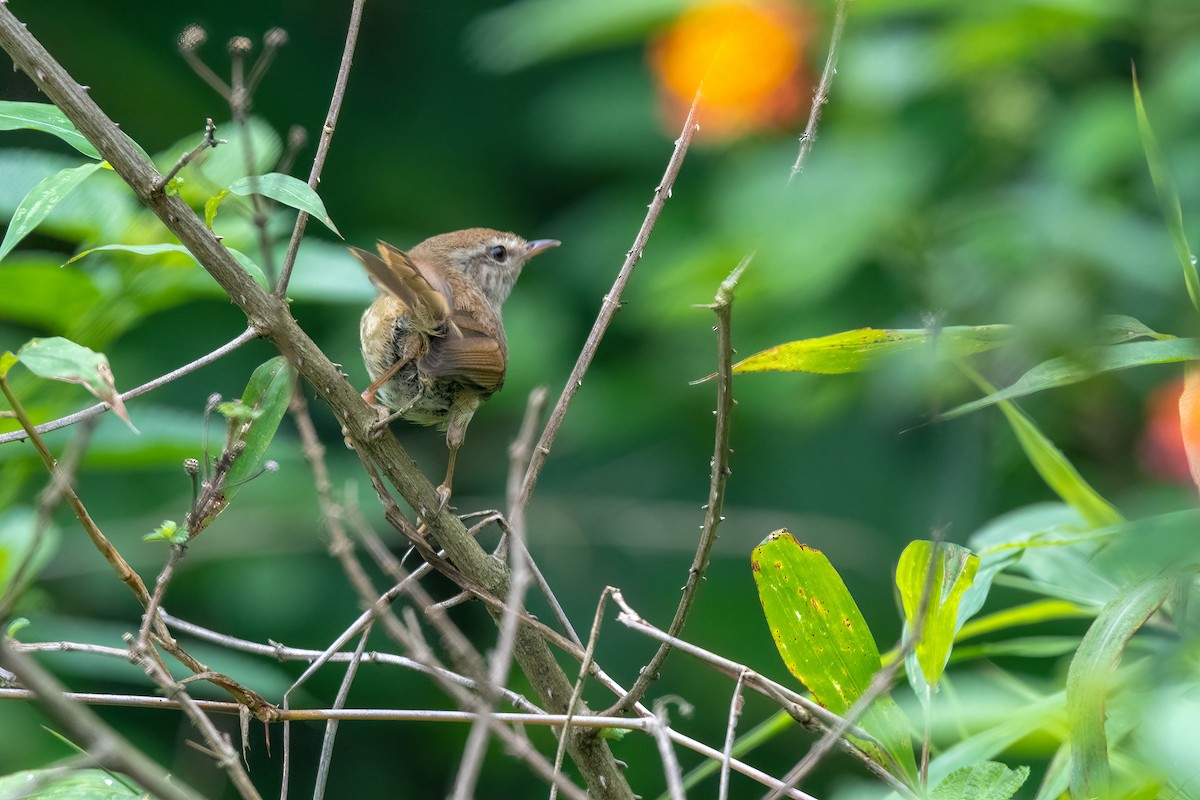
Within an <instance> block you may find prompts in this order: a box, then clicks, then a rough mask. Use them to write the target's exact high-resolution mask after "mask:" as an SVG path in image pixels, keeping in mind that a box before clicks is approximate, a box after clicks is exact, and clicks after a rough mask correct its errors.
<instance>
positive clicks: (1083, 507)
mask: <svg viewBox="0 0 1200 800" xmlns="http://www.w3.org/2000/svg"><path fill="white" fill-rule="evenodd" d="M960 366H961V368H962V369H963V371H964V372H965V373H966V374H967V376H968V377H969V378H970V379H971V380H973V381H974V382H975V383H976V385H978V386H979V387H980V389H982V390H983V391H984V392H987V393H989V394H991V393H993V392H995V391H996V387H994V386H992V385H991V384H990V383H988V382H987V381H986V380H984V379H983V377H982V376H980V375H979V374H978V373H976V372H975V371H974V370H972V369H970V368H969V367H967V366H966V365H965V364H960ZM999 405H1000V410H1001V411H1002V412H1004V416H1005V418H1006V419H1007V420H1008V424H1009V425H1010V426H1011V427H1012V429H1013V433H1015V434H1016V436H1017V441H1018V442H1020V444H1021V449H1022V450H1024V451H1025V455H1026V457H1028V458H1029V462H1030V463H1031V464H1033V468H1034V469H1035V470H1037V473H1038V475H1040V476H1041V478H1042V480H1043V481H1045V482H1046V485H1048V486H1049V487H1050V488H1051V489H1053V490H1054V492H1055V493H1056V494H1057V495H1058V496H1059V497H1061V498H1062V499H1063V500H1064V501H1065V502H1066V503H1067V504H1068V505H1069V506H1071V507H1072V508H1074V509H1075V510H1076V511H1078V512H1079V514H1080V516H1082V517H1083V518H1084V519H1085V520H1087V522H1088V524H1089V525H1091V526H1092V527H1094V528H1106V527H1109V526H1113V525H1119V524H1121V523H1122V522H1124V521H1125V518H1124V517H1122V516H1121V514H1120V513H1119V512H1118V511H1117V510H1116V509H1115V508H1114V507H1113V506H1112V504H1110V503H1109V502H1108V501H1107V500H1105V499H1104V498H1103V497H1101V496H1100V494H1099V493H1098V492H1097V491H1096V490H1095V489H1093V488H1092V487H1091V485H1090V484H1088V482H1087V481H1085V480H1084V479H1083V476H1082V475H1080V474H1079V472H1078V471H1076V469H1075V467H1074V466H1073V465H1072V464H1071V462H1070V461H1068V460H1067V457H1066V456H1064V455H1063V454H1062V451H1061V450H1059V449H1058V448H1057V447H1055V446H1054V443H1053V442H1051V441H1050V439H1049V438H1047V437H1046V435H1045V434H1044V433H1042V432H1041V430H1039V429H1038V427H1037V425H1035V424H1034V423H1033V420H1031V419H1029V417H1027V416H1025V414H1024V412H1022V411H1021V410H1020V409H1019V408H1017V407H1016V406H1015V405H1013V404H1012V403H1011V402H1009V401H1007V400H1000V401H999Z"/></svg>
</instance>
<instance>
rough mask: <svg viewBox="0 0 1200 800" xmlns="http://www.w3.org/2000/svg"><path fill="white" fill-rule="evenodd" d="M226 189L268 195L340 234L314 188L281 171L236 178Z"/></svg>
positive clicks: (237, 192)
mask: <svg viewBox="0 0 1200 800" xmlns="http://www.w3.org/2000/svg"><path fill="white" fill-rule="evenodd" d="M228 191H229V192H231V193H233V194H236V195H241V196H243V197H244V196H247V195H250V194H261V195H262V196H264V197H269V198H271V199H272V200H274V201H275V202H277V203H283V204H284V205H285V206H288V207H289V208H295V209H297V210H299V211H303V212H305V213H307V214H309V215H311V216H313V217H316V218H317V219H319V220H320V221H321V222H323V223H325V227H327V228H329V230H331V231H333V232H334V233H336V234H337V235H338V236H339V237H341V235H342V234H341V233H340V232H339V231H338V229H337V226H335V225H334V224H333V220H332V219H330V218H329V212H327V211H326V210H325V203H324V202H322V201H321V198H320V196H318V195H317V192H316V190H314V189H313V188H312V187H311V186H309V185H308V184H307V183H305V182H304V181H302V180H300V179H299V178H293V177H292V176H291V175H284V174H283V173H282V172H270V173H267V174H266V175H250V176H247V177H245V178H238V179H237V180H236V181H234V182H233V183H231V184H229V189H228Z"/></svg>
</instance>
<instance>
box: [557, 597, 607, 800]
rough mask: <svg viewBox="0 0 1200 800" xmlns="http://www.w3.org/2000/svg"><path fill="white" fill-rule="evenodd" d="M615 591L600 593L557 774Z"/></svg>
mask: <svg viewBox="0 0 1200 800" xmlns="http://www.w3.org/2000/svg"><path fill="white" fill-rule="evenodd" d="M613 591H615V590H614V589H613V588H612V587H611V586H606V587H605V588H604V591H603V592H601V593H600V601H599V602H598V603H596V613H595V615H594V616H593V617H592V631H591V633H590V634H588V643H587V650H585V651H584V654H583V660H582V661H581V662H580V664H579V675H578V677H576V678H575V687H574V689H572V690H571V700H570V702H568V703H567V721H566V722H565V723H563V734H562V736H561V737H560V738H559V741H558V751H557V752H556V753H555V754H554V771H555V772H557V771H558V770H560V769H562V761H563V754H564V753H565V752H566V745H567V733H568V732H569V731H570V729H571V718H572V716H573V715H574V714H575V708H576V707H577V706H578V705H579V698H580V697H582V696H583V685H584V683H586V682H587V676H588V670H589V669H590V668H591V665H592V659H593V658H594V657H595V654H596V642H597V641H598V640H599V639H600V623H601V622H602V621H603V620H604V607H605V605H607V604H608V598H609V596H610V595H611V594H612V593H613ZM555 796H556V795H555V791H554V787H553V786H551V787H550V800H554V798H555Z"/></svg>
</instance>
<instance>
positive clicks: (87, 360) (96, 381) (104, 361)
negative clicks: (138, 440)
mask: <svg viewBox="0 0 1200 800" xmlns="http://www.w3.org/2000/svg"><path fill="white" fill-rule="evenodd" d="M17 357H18V358H20V359H21V363H22V364H24V365H25V366H26V368H28V370H29V371H30V372H32V373H33V374H34V375H37V376H38V377H40V378H49V379H51V380H56V381H63V382H65V383H78V384H80V385H82V386H83V388H85V389H87V390H88V391H89V392H91V393H92V394H94V395H95V396H96V397H98V398H99V399H100V400H103V401H104V402H105V403H108V405H109V407H110V408H112V410H113V413H114V414H116V415H117V416H118V417H120V418H121V419H122V420H123V421H124V422H125V424H126V425H128V426H129V427H130V429H131V430H132V431H133V432H134V433H137V428H134V427H133V423H132V422H130V420H129V412H127V411H126V410H125V403H124V401H123V400H121V395H120V393H119V392H117V387H116V385H115V383H114V380H113V373H112V367H110V366H109V365H108V358H107V357H106V356H105V355H104V354H103V353H97V352H94V351H92V350H91V349H89V348H87V347H84V346H83V345H81V344H76V343H75V342H72V341H71V340H70V339H64V338H62V337H61V336H52V337H50V338H48V339H30V340H29V341H28V342H26V343H25V345H24V346H23V347H22V348H21V349H20V350H19V351H18V352H17Z"/></svg>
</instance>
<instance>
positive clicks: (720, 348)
mask: <svg viewBox="0 0 1200 800" xmlns="http://www.w3.org/2000/svg"><path fill="white" fill-rule="evenodd" d="M749 264H750V256H746V257H745V258H743V259H742V261H741V263H740V264H738V265H737V267H736V268H735V269H734V270H733V272H731V273H730V274H729V277H727V278H726V279H725V280H724V281H723V282H722V283H721V287H720V289H719V290H718V291H717V297H716V301H715V302H714V303H712V304H711V305H710V306H709V308H711V309H712V310H713V312H715V313H716V315H717V326H716V327H717V409H716V412H715V413H716V417H717V424H716V434H715V439H716V441H715V442H714V444H713V456H712V462H711V464H710V467H711V478H710V481H709V489H708V502H707V503H705V504H704V508H705V514H704V523H703V524H702V525H701V526H700V540H699V542H698V543H697V545H696V556H695V558H693V559H692V566H691V568H690V569H689V570H688V577H687V582H686V583H684V586H683V596H682V597H680V598H679V606H678V608H676V609H675V616H674V617H673V618H672V619H671V624H670V626H669V627H668V628H667V635H668V636H671V637H677V636H679V634H680V632H682V631H683V625H684V623H685V622H686V621H687V617H688V614H689V613H690V612H691V610H692V603H694V602H695V600H696V594H697V592H698V591H699V589H700V583H701V581H703V580H704V573H705V572H706V571H707V570H708V559H709V556H710V554H711V553H712V548H713V545H714V544H716V541H717V526H718V525H720V524H721V521H722V520H723V519H725V517H723V516H721V512H722V511H723V510H724V507H725V484H726V482H727V481H728V479H729V453H730V450H729V422H730V417H731V416H732V415H733V341H732V333H731V331H730V325H731V323H730V316H731V314H732V307H733V292H734V289H735V288H737V282H738V280H739V279H740V278H741V276H742V273H743V272H744V271H745V270H746V267H747V266H749ZM670 652H671V645H670V643H669V642H663V643H662V644H661V645H659V648H658V651H657V652H655V654H654V656H653V658H651V659H650V663H649V664H647V665H646V666H645V667H644V668H643V669H642V670H641V672H640V673H639V674H638V678H637V681H636V682H635V683H634V684H633V688H632V689H630V690H629V694H627V695H626V696H625V697H623V698H621V700H620V701H619V702H618V703H616V705H614V706H613V707H612V708H610V709H608V710H607V711H605V712H604V713H606V714H613V715H616V714H622V713H624V712H625V711H626V710H627V709H629V707H630V706H632V705H633V704H634V703H636V702H638V701H639V700H641V699H642V697H643V696H645V694H646V690H647V689H649V688H650V682H651V681H653V680H656V679H657V678H658V671H659V669H661V668H662V665H663V662H664V661H666V659H667V654H668V653H670Z"/></svg>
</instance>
